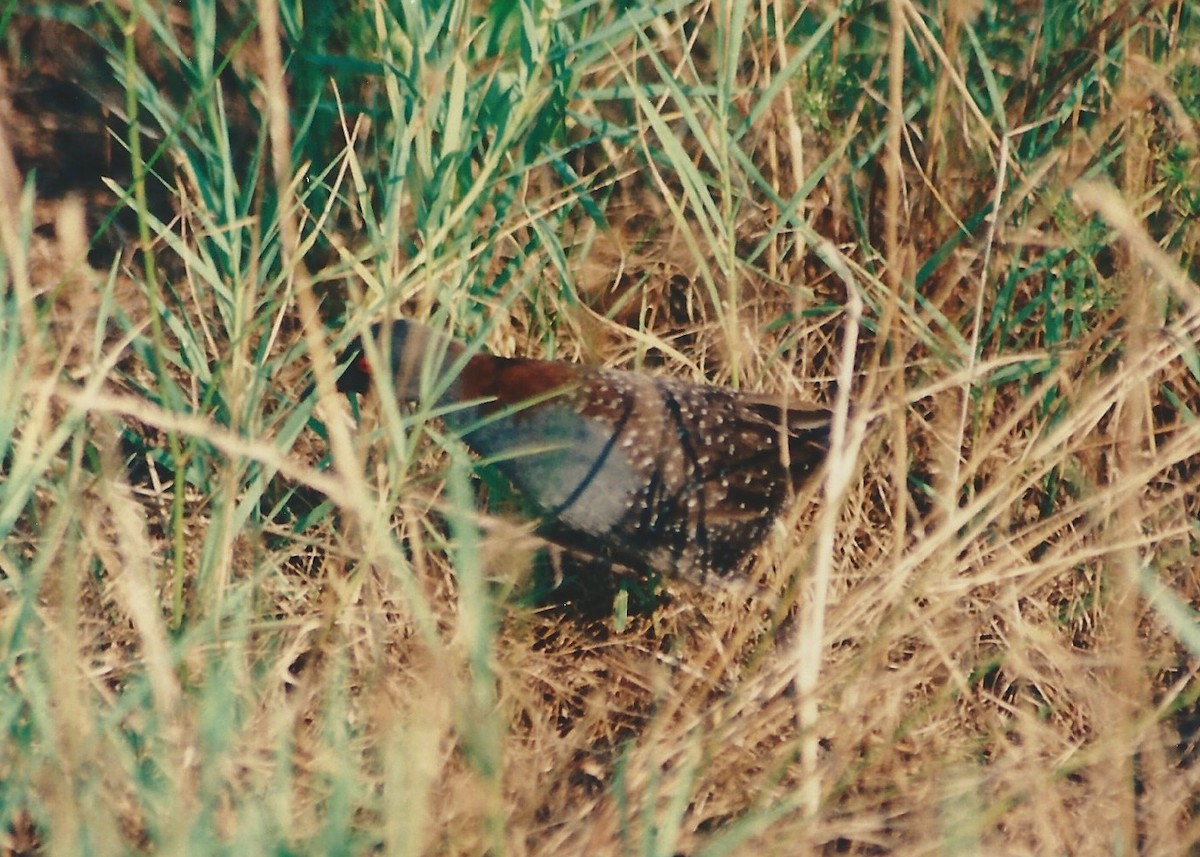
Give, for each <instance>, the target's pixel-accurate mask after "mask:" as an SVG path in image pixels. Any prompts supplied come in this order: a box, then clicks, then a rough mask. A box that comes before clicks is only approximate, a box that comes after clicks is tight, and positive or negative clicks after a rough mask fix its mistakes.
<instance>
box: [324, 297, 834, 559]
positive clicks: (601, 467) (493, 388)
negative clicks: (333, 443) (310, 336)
mask: <svg viewBox="0 0 1200 857" xmlns="http://www.w3.org/2000/svg"><path fill="white" fill-rule="evenodd" d="M371 337H372V340H373V341H375V342H377V343H378V344H379V346H380V348H381V349H383V350H382V352H381V353H382V354H384V355H386V357H389V358H390V362H389V365H388V366H387V367H386V371H389V372H391V374H392V389H393V390H394V392H395V394H396V395H397V396H398V397H399V398H400V399H401V400H403V401H418V400H419V399H420V397H421V396H422V391H423V390H424V391H425V394H426V395H429V396H432V397H435V402H433V403H432V404H434V405H436V407H438V408H439V410H442V409H444V410H445V412H444V414H443V419H444V421H445V423H446V425H447V427H448V428H450V429H451V430H452V431H453V432H454V433H456V434H457V435H459V436H460V437H461V438H462V440H463V441H464V442H465V443H466V445H467V446H468V447H469V448H470V449H472V450H474V451H475V452H476V453H477V454H479V455H480V456H482V457H484V458H486V459H490V460H492V461H494V466H495V467H496V468H497V469H498V470H499V471H500V472H501V473H502V474H503V475H504V476H505V477H506V478H507V479H508V480H509V481H511V482H512V483H513V484H514V485H515V486H516V487H517V489H518V490H519V491H520V492H521V493H522V494H523V495H524V496H525V498H526V499H527V500H529V501H530V502H531V503H532V504H533V505H534V506H535V507H536V508H537V510H538V512H539V514H540V518H541V523H540V526H539V533H540V534H541V535H542V536H543V537H545V538H546V539H548V540H549V541H551V542H554V543H556V544H559V545H561V546H562V547H565V548H567V549H568V550H575V551H582V552H584V553H586V554H590V555H593V556H597V557H601V558H604V559H605V560H609V561H612V562H616V563H620V564H621V565H624V566H626V567H628V568H630V569H633V570H635V571H642V572H657V573H658V574H661V575H663V576H664V577H682V578H685V579H690V580H693V581H697V580H698V581H703V580H705V579H706V578H707V577H708V576H709V575H720V576H725V575H730V574H733V573H736V572H737V571H740V570H741V569H743V568H744V567H745V566H746V564H747V562H748V560H749V557H750V553H751V551H752V550H753V549H754V548H755V547H756V546H757V545H758V544H759V542H761V541H762V539H763V538H764V536H765V535H766V533H767V530H768V528H769V527H770V525H771V522H772V521H773V520H774V519H775V518H776V516H777V515H778V514H779V513H780V512H781V511H782V509H783V508H784V506H785V505H786V504H787V501H788V499H789V498H790V497H791V496H792V495H793V493H794V492H795V490H796V489H798V488H799V487H800V486H801V485H803V484H804V483H805V482H806V481H807V480H808V479H809V478H810V477H811V476H812V475H813V474H814V473H815V472H816V471H817V470H818V468H819V466H820V464H821V462H822V461H823V459H824V457H825V453H826V451H827V448H828V440H829V425H830V413H829V411H828V410H827V409H825V408H822V407H817V406H811V405H800V404H796V405H793V404H789V405H788V406H787V407H784V406H783V405H782V404H781V403H779V402H778V401H774V400H771V399H769V398H766V397H763V396H758V395H753V394H747V393H741V392H737V391H735V390H731V389H728V388H725V387H715V386H709V385H705V384H694V383H689V382H687V381H681V380H675V379H671V378H661V377H655V376H652V375H648V374H644V373H641V372H628V371H618V370H614V369H604V368H600V367H595V366H582V365H576V364H570V363H562V362H556V361H549V360H532V359H525V358H506V357H495V356H493V355H490V354H484V353H475V354H468V353H467V350H466V348H465V346H463V345H462V344H461V343H459V342H456V341H454V340H452V339H450V338H449V337H447V336H444V335H442V334H440V333H437V332H435V331H434V330H432V329H430V328H428V327H426V326H424V325H421V324H418V323H416V322H412V321H403V320H402V321H397V322H394V323H392V325H391V326H390V328H388V329H383V328H382V327H381V326H379V325H376V326H374V327H373V328H372V331H371ZM342 362H345V363H346V368H345V370H344V371H343V373H342V375H341V377H340V378H339V380H338V389H339V390H341V391H342V392H345V393H365V392H366V391H367V389H368V388H369V386H370V378H371V375H372V370H373V369H375V368H376V367H373V366H371V365H369V362H368V361H367V359H366V356H365V351H364V349H363V346H362V342H361V341H360V340H356V341H355V342H354V343H353V344H351V346H350V347H349V348H348V349H347V351H346V352H345V353H344V354H343V358H342ZM423 381H424V386H423V383H422V382H423ZM784 441H786V443H784ZM785 450H786V454H785Z"/></svg>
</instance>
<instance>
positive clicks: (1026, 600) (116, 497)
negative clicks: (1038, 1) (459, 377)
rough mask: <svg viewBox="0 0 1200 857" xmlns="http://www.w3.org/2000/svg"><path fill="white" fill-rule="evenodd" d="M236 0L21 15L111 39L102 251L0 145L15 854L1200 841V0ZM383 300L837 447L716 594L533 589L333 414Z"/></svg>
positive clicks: (1095, 845)
mask: <svg viewBox="0 0 1200 857" xmlns="http://www.w3.org/2000/svg"><path fill="white" fill-rule="evenodd" d="M258 8H261V7H256V8H250V7H248V6H246V5H243V4H235V3H217V2H213V0H196V2H193V3H191V4H189V5H188V6H187V7H186V8H185V7H180V6H178V5H177V4H160V3H151V2H147V0H132V2H130V3H125V4H97V5H92V6H87V7H78V6H70V5H58V4H54V3H49V2H45V3H39V4H35V5H34V6H32V7H31V8H30V9H24V8H22V9H20V10H16V7H12V9H10V10H9V12H7V13H4V14H2V15H0V26H3V27H4V28H5V33H4V35H5V44H6V45H8V48H7V51H6V55H5V57H4V66H3V74H4V75H5V78H3V79H6V80H7V81H8V82H9V83H10V84H11V83H12V82H14V81H16V82H18V83H21V82H26V81H29V80H33V79H34V76H33V75H34V71H35V70H36V71H37V73H39V74H46V73H52V74H61V75H63V76H64V77H65V76H67V75H68V74H69V73H73V72H74V71H77V70H78V69H74V68H73V67H72V66H71V62H72V61H73V60H72V59H71V58H70V57H69V56H64V58H63V60H62V63H63V64H62V65H61V66H59V67H53V66H52V67H51V68H50V71H49V72H47V69H46V67H45V66H44V64H43V65H37V64H38V63H39V62H42V63H44V59H41V60H39V59H38V58H39V57H42V58H44V57H45V55H46V54H45V52H44V50H42V49H35V48H36V46H31V44H30V43H29V41H28V39H27V38H26V36H27V35H28V34H29V33H30V32H33V30H31V29H30V28H29V24H30V21H31V20H34V19H37V20H40V21H41V22H43V24H45V22H59V26H62V27H64V28H81V29H83V30H84V31H86V32H87V33H89V34H90V35H91V36H92V37H93V38H94V39H95V40H96V42H97V43H98V44H99V45H100V46H102V48H103V49H104V55H105V56H106V57H107V66H105V67H104V68H100V69H92V70H90V74H92V75H93V78H92V79H94V80H102V81H104V83H103V85H100V84H97V85H96V88H95V95H96V98H98V99H100V100H101V101H102V102H103V104H104V109H105V111H107V112H106V115H107V116H109V117H110V121H111V123H112V125H113V127H114V128H115V129H116V131H115V132H114V134H115V136H114V137H113V138H112V145H113V146H115V147H118V148H121V149H123V150H124V152H125V153H126V156H127V159H128V161H129V163H130V164H131V165H132V166H131V169H130V171H129V174H128V175H118V174H114V175H112V176H110V177H109V182H108V187H109V191H110V193H111V195H112V196H111V199H112V200H113V204H114V205H115V206H116V207H117V208H119V209H122V210H123V211H124V212H125V213H126V216H129V215H132V221H131V222H132V223H134V224H136V228H135V229H133V230H132V231H130V232H128V233H125V234H121V235H120V236H118V237H119V238H120V242H119V243H121V244H122V245H123V246H124V247H125V248H126V249H125V252H124V253H123V254H121V255H120V256H119V257H118V258H117V259H116V260H115V261H114V262H113V264H112V265H111V267H109V268H107V269H104V270H98V269H96V268H93V267H92V266H90V265H88V264H87V262H86V260H87V258H88V246H87V242H89V241H93V242H96V241H102V240H105V236H104V235H99V234H97V235H87V234H86V233H85V232H84V231H83V227H82V226H81V225H80V224H81V223H82V222H83V218H82V210H81V208H80V205H79V203H78V202H77V201H75V200H72V199H67V200H49V199H47V198H46V197H45V196H44V195H39V182H40V181H41V180H42V177H41V176H38V175H36V174H31V175H22V173H21V172H20V171H19V170H18V169H17V166H18V163H19V162H20V158H19V155H20V152H21V151H22V149H21V148H20V146H22V145H25V141H26V140H27V137H25V136H20V135H18V134H16V133H15V130H16V129H17V128H18V126H17V125H16V124H14V121H5V122H3V123H0V144H2V145H0V200H3V201H2V203H0V270H2V271H3V283H4V287H3V291H2V292H0V377H2V378H3V379H4V381H3V383H0V660H2V666H3V675H4V680H5V683H6V691H5V692H4V693H3V694H0V725H2V727H3V738H4V740H3V742H2V743H0V747H2V748H3V749H2V750H0V830H3V834H0V835H2V836H3V837H4V839H3V841H4V844H5V848H7V849H8V850H10V851H13V852H26V853H37V852H45V853H72V854H74V853H97V854H108V853H114V854H115V853H122V854H124V853H129V852H153V853H169V852H175V853H185V852H186V853H189V854H190V853H266V852H278V853H314V854H337V853H347V854H361V853H368V852H382V853H389V854H391V853H395V854H413V855H415V854H426V853H428V854H480V853H494V854H499V853H510V852H511V853H517V854H523V853H538V854H541V853H555V854H564V853H565V854H571V853H584V852H585V851H587V850H592V851H596V852H598V853H617V852H620V853H639V854H647V855H652V854H653V855H669V854H677V853H687V854H695V855H702V854H703V855H720V854H748V853H755V854H759V853H766V854H789V855H790V854H807V853H846V854H873V853H884V852H898V853H947V854H963V853H981V854H984V853H986V854H992V853H1089V854H1090V853H1109V852H1111V853H1131V852H1133V851H1134V850H1137V851H1139V852H1144V853H1172V854H1175V853H1188V852H1190V851H1193V850H1195V849H1196V848H1197V842H1198V841H1200V836H1198V831H1200V827H1198V826H1197V824H1196V821H1195V819H1194V815H1195V811H1196V807H1195V799H1194V795H1195V794H1196V793H1197V785H1196V778H1197V774H1196V772H1195V769H1194V767H1193V759H1194V742H1195V734H1194V723H1195V722H1196V706H1197V697H1198V696H1200V692H1198V690H1197V684H1196V680H1195V671H1196V663H1197V657H1198V656H1200V651H1198V646H1200V642H1198V641H1197V623H1196V605H1197V604H1198V603H1200V591H1198V590H1197V579H1196V574H1195V568H1196V561H1195V556H1196V553H1197V544H1196V538H1197V536H1196V532H1197V527H1196V520H1197V514H1198V509H1197V498H1196V489H1195V473H1196V462H1197V453H1198V452H1200V434H1198V430H1197V428H1196V411H1197V407H1198V406H1197V402H1198V401H1200V399H1198V397H1197V390H1198V389H1200V356H1198V355H1197V352H1196V346H1195V342H1196V336H1197V326H1198V324H1200V315H1198V312H1200V303H1198V302H1197V289H1196V284H1195V254H1196V243H1197V236H1198V235H1200V233H1198V232H1197V230H1196V227H1195V221H1196V207H1197V205H1198V204H1200V203H1198V202H1197V201H1198V200H1200V191H1198V188H1197V176H1198V175H1200V170H1197V163H1196V158H1197V139H1198V137H1197V132H1196V125H1195V123H1196V117H1197V114H1198V112H1200V106H1198V105H1200V100H1198V99H1200V86H1198V83H1200V72H1198V71H1197V65H1196V60H1195V54H1196V50H1197V47H1198V45H1197V40H1196V33H1197V32H1200V31H1197V29H1196V12H1197V9H1196V7H1195V4H1194V3H1190V2H1175V3H1170V4H1148V5H1145V6H1144V7H1143V6H1141V5H1139V6H1137V7H1136V8H1135V7H1132V6H1129V5H1128V4H1127V5H1124V6H1117V7H1115V8H1114V9H1109V8H1107V7H1106V6H1104V5H1102V4H1084V5H1082V6H1078V7H1072V8H1071V9H1070V10H1067V9H1066V8H1065V7H1064V8H1062V9H1060V8H1058V7H1057V6H1054V5H1053V4H1048V5H1045V6H1037V7H1034V6H1029V5H1028V4H1003V3H983V4H979V5H977V6H967V5H964V4H946V7H945V8H920V7H916V6H913V5H911V4H905V3H902V2H889V3H887V4H868V3H843V4H826V5H824V6H814V5H802V6H794V5H792V4H785V3H781V2H775V3H762V4H749V3H744V2H730V3H726V4H709V3H703V2H702V3H660V4H624V3H609V2H601V0H597V2H582V3H575V4H566V5H564V4H554V3H531V2H515V3H494V4H490V5H481V4H472V3H467V2H454V0H452V2H448V3H428V4H420V3H384V2H362V3H359V4H355V5H354V7H353V8H344V9H343V8H337V7H335V6H320V5H319V4H303V3H284V4H280V5H278V6H277V7H276V8H275V10H273V11H277V18H276V19H275V23H271V22H270V21H269V20H267V19H260V18H259V17H257V11H258ZM273 28H277V29H273ZM42 32H45V30H43V31H42ZM51 32H53V31H51ZM270 40H275V41H270ZM276 42H277V43H278V45H279V46H280V48H281V51H282V52H281V60H280V62H279V64H278V66H274V65H272V63H274V62H275V61H274V60H273V59H272V56H273V51H272V50H266V49H264V45H266V46H268V47H270V46H272V45H273V44H275V43H276ZM39 50H41V52H39ZM35 66H36V68H35ZM282 84H286V89H285V88H284V87H283V85H282ZM113 93H120V96H119V97H116V98H114V97H113ZM14 104H16V106H18V107H19V105H20V99H19V98H18V99H15V101H14V99H13V98H10V99H9V103H7V104H6V106H5V108H4V109H5V110H6V111H8V112H7V113H5V114H4V115H5V117H7V118H8V119H11V117H12V116H18V115H21V114H20V113H19V110H16V107H14ZM281 110H282V111H285V113H286V116H287V117H289V118H290V122H289V123H288V124H287V126H286V128H284V129H281V128H279V127H278V126H271V124H270V123H269V122H268V121H267V117H268V116H269V115H271V113H272V111H276V113H275V115H281V114H280V113H278V111H281ZM14 111H16V112H14ZM26 121H32V120H30V119H29V118H28V116H27V115H26ZM5 126H6V127H7V128H8V130H7V131H4V130H3V128H4V127H5ZM35 137H36V135H35ZM47 139H49V137H47ZM14 152H15V153H16V154H14ZM69 156H70V153H69V152H64V153H63V154H62V157H64V158H66V157H69ZM123 222H125V221H121V220H120V219H112V220H101V227H100V228H101V229H108V230H114V231H115V230H120V229H121V228H123V227H122V223H123ZM111 237H112V236H111V234H110V235H109V236H108V238H111ZM310 298H311V300H312V302H313V304H314V305H316V306H318V310H317V312H316V314H315V315H310V316H308V317H306V316H305V314H304V308H305V306H306V303H305V301H307V300H309V299H310ZM856 304H858V305H861V307H862V309H861V318H860V319H858V318H856V319H854V321H855V322H857V323H859V324H861V333H860V338H859V339H858V340H857V343H858V344H857V347H856V348H854V349H853V351H852V353H851V354H850V355H849V356H847V355H845V354H844V352H843V346H844V345H845V346H847V348H849V346H850V345H853V344H854V342H855V340H848V339H847V337H848V335H849V334H848V331H849V330H850V327H849V326H848V325H849V324H850V321H851V318H850V316H851V315H852V314H851V313H849V312H848V311H847V307H852V306H855V305H856ZM395 314H404V315H408V316H412V317H416V318H419V319H425V320H431V321H432V322H433V323H435V324H437V325H440V326H442V327H445V328H447V329H453V330H454V331H455V332H456V334H457V335H459V336H460V337H462V338H463V339H464V340H466V341H469V342H470V343H471V344H472V345H473V346H476V347H486V348H489V349H491V350H495V351H498V352H503V353H507V354H522V355H539V356H540V355H548V356H553V357H557V358H561V359H586V360H590V361H598V362H607V363H611V364H613V365H618V364H619V365H623V366H629V367H640V368H645V369H647V370H648V371H656V372H664V373H670V374H674V375H679V376H683V377H691V378H694V379H708V380H711V381H714V382H719V383H726V384H731V385H734V386H739V387H749V388H752V389H757V390H763V391H767V392H770V393H774V394H779V395H782V396H787V397H791V398H805V399H823V400H826V401H834V400H835V398H836V396H837V394H838V392H839V390H840V391H842V392H845V391H846V388H847V381H846V379H847V378H849V379H852V380H851V382H850V386H851V387H852V389H851V391H850V394H851V396H852V398H853V401H854V403H855V409H854V412H855V414H856V415H857V419H858V421H859V423H865V421H866V419H867V417H871V418H872V419H871V423H870V429H869V430H868V432H867V433H866V435H865V437H864V438H863V443H862V447H861V451H859V452H857V453H855V454H853V455H850V454H847V459H848V460H846V461H843V462H841V463H842V464H843V465H845V469H844V472H847V473H849V474H850V475H852V476H853V481H852V485H851V487H850V489H849V493H848V494H847V495H846V496H845V497H844V498H841V499H839V498H834V499H830V498H829V497H828V496H827V495H825V494H823V493H822V492H821V491H816V492H814V496H813V497H805V498H800V501H799V502H798V503H797V504H796V506H795V508H794V509H793V510H792V511H791V512H790V513H789V515H788V516H787V520H786V522H785V524H784V525H783V526H780V527H778V528H777V531H776V532H775V533H774V534H773V535H772V537H771V539H770V540H769V542H768V544H767V545H766V546H764V548H763V550H762V552H761V553H762V556H761V557H760V560H759V562H758V564H757V565H756V567H755V571H754V574H753V578H752V580H750V581H749V582H748V585H747V586H742V587H733V588H719V587H712V588H701V587H696V586H687V585H684V584H680V583H676V582H671V581H668V582H667V584H666V585H667V588H668V590H669V597H668V598H663V599H660V600H657V601H654V603H655V604H656V605H657V606H656V607H655V609H654V610H652V611H645V610H643V611H641V612H639V611H636V610H635V611H634V615H630V616H626V615H624V613H623V612H621V608H620V607H619V606H614V607H613V608H612V609H611V610H608V609H605V610H602V611H601V612H602V614H603V616H602V618H601V619H599V620H595V619H591V618H584V617H583V615H582V611H573V610H572V609H570V605H567V606H564V605H561V604H559V605H556V606H554V607H552V608H544V609H538V608H534V607H531V606H529V601H528V599H527V598H524V597H523V593H524V592H526V591H527V589H528V588H529V585H530V584H529V578H530V575H531V568H533V567H535V566H537V565H538V564H539V563H543V562H544V560H543V559H542V558H540V557H539V556H538V555H537V553H538V550H539V548H540V547H541V545H540V544H539V543H538V542H537V541H536V540H535V539H533V538H532V537H531V536H530V535H529V532H528V528H527V527H522V526H521V524H520V517H519V515H517V516H516V517H515V520H516V523H513V521H514V517H513V516H512V515H507V514H502V515H499V516H496V515H493V514H492V512H505V511H506V510H507V507H508V506H510V505H512V504H511V503H508V502H506V501H505V498H504V497H503V496H502V495H503V494H504V486H499V485H488V486H486V490H481V489H480V488H479V485H478V481H479V480H477V479H475V478H474V477H473V474H472V469H473V468H472V462H471V461H470V459H469V457H468V456H467V455H466V454H465V452H464V450H463V449H462V447H461V445H460V444H458V443H457V442H456V441H455V440H454V439H453V438H447V437H445V436H443V432H442V429H441V426H440V424H439V423H438V422H437V420H436V418H435V417H436V415H434V414H431V413H430V412H429V410H428V409H424V408H418V409H415V410H413V409H404V408H401V407H399V406H398V405H397V404H396V403H395V402H394V401H392V400H390V399H389V398H387V397H383V398H381V399H369V400H367V401H365V402H363V403H361V405H362V407H361V412H360V411H359V410H358V409H357V408H355V409H353V410H352V409H351V408H349V407H347V404H346V403H345V402H344V401H343V400H340V399H338V398H337V397H334V396H331V395H328V394H327V393H326V392H325V391H327V390H328V389H329V381H330V379H331V373H332V371H333V366H332V360H330V359H329V355H323V354H321V353H320V352H321V350H323V349H320V348H318V349H316V350H314V348H313V347H312V339H311V336H310V338H308V339H306V338H305V335H304V332H305V330H306V329H307V330H308V332H309V333H310V334H312V333H313V332H314V331H316V332H318V333H319V334H320V335H321V336H322V337H323V338H324V341H325V342H326V343H327V344H328V346H329V348H328V351H329V352H330V353H331V354H336V353H337V351H338V350H339V349H340V347H341V346H343V345H344V344H345V343H347V342H348V341H349V340H350V339H351V338H352V337H353V336H354V335H356V334H357V333H359V332H360V331H361V330H362V329H363V327H364V325H365V324H366V323H368V322H370V321H372V320H376V319H378V318H380V317H385V316H390V315H395ZM840 373H844V374H841V380H840V381H839V380H837V379H838V378H839V374H840ZM314 379H316V380H317V381H318V382H319V383H317V384H316V387H315V389H316V391H317V392H315V393H312V392H310V391H312V390H314V387H313V386H312V384H313V381H314ZM355 404H359V403H355ZM859 427H860V428H861V427H862V426H861V425H860V426H859ZM850 449H854V445H853V444H852V445H851V447H850ZM823 503H833V504H834V505H832V506H826V507H825V508H829V509H831V510H832V513H836V515H835V516H834V517H831V518H830V519H829V521H828V522H827V523H826V524H822V523H821V521H820V510H821V508H822V504H823ZM831 524H832V525H833V526H832V528H827V529H825V530H822V529H821V527H822V526H826V527H829V526H830V525H831ZM821 534H824V536H825V537H826V538H822V537H821ZM823 564H824V565H823ZM821 568H826V569H827V570H828V574H827V575H819V574H814V573H813V570H814V569H821ZM630 591H631V590H629V589H628V587H627V589H626V592H625V593H624V594H622V595H620V596H619V598H620V599H625V598H626V597H628V595H629V592H630ZM619 603H622V604H623V603H626V602H625V601H623V600H621V601H620V602H619ZM822 604H824V605H825V608H824V609H823V610H821V617H822V619H823V633H819V634H816V635H815V636H812V635H810V636H809V637H807V638H806V637H805V634H806V632H809V631H812V630H813V629H814V628H815V629H816V630H817V631H820V630H821V628H822V626H821V625H814V620H813V619H812V618H811V617H810V616H809V614H808V613H806V611H808V610H811V609H812V608H813V605H817V606H818V607H820V605H822ZM805 659H807V660H805ZM798 677H799V679H800V680H799V681H797V678H798Z"/></svg>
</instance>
